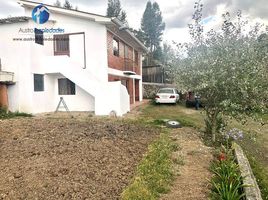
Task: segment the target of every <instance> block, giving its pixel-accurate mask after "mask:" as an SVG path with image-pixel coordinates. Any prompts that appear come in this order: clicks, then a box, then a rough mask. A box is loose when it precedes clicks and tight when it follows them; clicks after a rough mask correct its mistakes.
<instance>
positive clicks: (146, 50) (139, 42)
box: [111, 17, 148, 53]
mask: <svg viewBox="0 0 268 200" xmlns="http://www.w3.org/2000/svg"><path fill="white" fill-rule="evenodd" d="M111 21H112V22H113V23H114V24H116V25H117V26H118V27H119V28H120V27H123V26H124V24H123V23H122V22H121V21H120V20H119V19H117V18H116V17H113V18H112V20H111ZM124 31H126V32H127V33H128V34H129V35H130V36H131V37H132V38H133V39H134V40H135V41H136V42H137V43H138V44H139V45H140V46H141V48H142V49H143V51H144V52H145V53H148V49H147V47H146V46H144V44H142V42H141V41H140V40H139V39H138V38H136V36H135V35H133V33H132V32H131V31H130V30H129V29H126V30H124Z"/></svg>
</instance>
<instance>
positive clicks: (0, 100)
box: [0, 83, 8, 109]
mask: <svg viewBox="0 0 268 200" xmlns="http://www.w3.org/2000/svg"><path fill="white" fill-rule="evenodd" d="M0 108H6V109H8V96H7V85H6V84H2V83H0Z"/></svg>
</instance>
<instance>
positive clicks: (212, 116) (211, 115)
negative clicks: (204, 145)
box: [206, 110, 219, 142]
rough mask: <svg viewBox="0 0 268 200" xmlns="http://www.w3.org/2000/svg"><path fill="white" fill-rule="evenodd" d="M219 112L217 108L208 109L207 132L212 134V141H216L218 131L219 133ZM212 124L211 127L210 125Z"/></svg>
mask: <svg viewBox="0 0 268 200" xmlns="http://www.w3.org/2000/svg"><path fill="white" fill-rule="evenodd" d="M218 114H219V112H218V111H217V110H209V111H206V115H207V120H208V122H207V124H206V126H207V133H208V134H211V139H212V142H216V133H217V117H218ZM209 126H210V127H209Z"/></svg>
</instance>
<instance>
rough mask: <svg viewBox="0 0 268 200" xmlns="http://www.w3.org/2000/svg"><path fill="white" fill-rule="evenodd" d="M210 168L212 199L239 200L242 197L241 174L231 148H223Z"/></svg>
mask: <svg viewBox="0 0 268 200" xmlns="http://www.w3.org/2000/svg"><path fill="white" fill-rule="evenodd" d="M211 170H212V172H213V173H214V176H213V178H212V180H211V183H212V192H211V199H212V200H219V199H224V200H240V199H242V198H243V197H244V195H245V194H244V193H243V184H242V176H241V174H240V171H239V166H238V164H237V163H236V161H235V159H234V156H233V154H232V151H231V150H226V149H225V148H223V151H222V152H221V153H220V155H218V160H216V161H214V162H213V164H212V167H211Z"/></svg>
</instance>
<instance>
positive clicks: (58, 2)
mask: <svg viewBox="0 0 268 200" xmlns="http://www.w3.org/2000/svg"><path fill="white" fill-rule="evenodd" d="M53 5H54V6H57V7H61V3H60V1H59V0H57V1H56V2H55V3H54V4H53Z"/></svg>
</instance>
